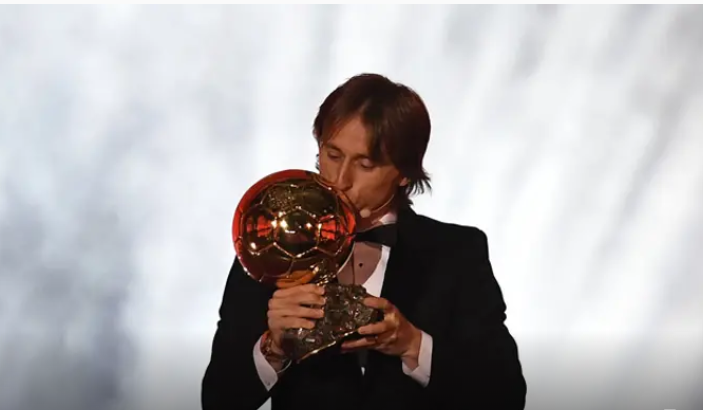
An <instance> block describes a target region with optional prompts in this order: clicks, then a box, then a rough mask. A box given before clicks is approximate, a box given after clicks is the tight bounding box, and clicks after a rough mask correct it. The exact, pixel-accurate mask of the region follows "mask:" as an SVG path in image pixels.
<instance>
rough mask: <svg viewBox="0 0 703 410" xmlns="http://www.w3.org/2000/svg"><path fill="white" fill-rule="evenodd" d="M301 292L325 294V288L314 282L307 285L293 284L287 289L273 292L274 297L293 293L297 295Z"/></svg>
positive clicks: (285, 296) (282, 296)
mask: <svg viewBox="0 0 703 410" xmlns="http://www.w3.org/2000/svg"><path fill="white" fill-rule="evenodd" d="M300 293H313V294H317V295H324V294H325V288H324V287H322V286H317V285H315V284H312V283H308V284H306V285H299V286H293V287H290V288H286V289H278V290H277V291H275V292H274V293H273V297H274V298H288V297H290V296H292V295H297V294H300Z"/></svg>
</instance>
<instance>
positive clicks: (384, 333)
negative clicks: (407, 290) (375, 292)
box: [342, 297, 422, 367]
mask: <svg viewBox="0 0 703 410" xmlns="http://www.w3.org/2000/svg"><path fill="white" fill-rule="evenodd" d="M364 304H365V305H366V306H369V307H372V308H376V309H380V310H382V311H383V320H382V321H380V322H376V323H372V324H370V325H366V326H363V327H361V328H359V334H360V335H362V336H364V337H362V338H360V339H357V340H349V341H346V342H344V343H343V344H342V351H343V352H349V351H353V350H357V349H374V350H378V351H380V352H382V353H385V354H387V355H391V356H399V357H400V358H401V359H403V361H408V362H409V363H416V362H417V360H418V356H419V354H420V342H421V341H422V332H421V331H420V329H418V328H416V327H415V326H414V325H413V324H412V323H410V322H409V321H408V320H407V319H406V318H405V316H403V314H402V313H400V311H399V310H398V308H396V307H395V306H394V305H393V304H392V303H390V302H389V301H388V300H386V299H383V298H377V297H368V298H366V299H364ZM413 367H414V366H413Z"/></svg>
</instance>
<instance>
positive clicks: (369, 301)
mask: <svg viewBox="0 0 703 410" xmlns="http://www.w3.org/2000/svg"><path fill="white" fill-rule="evenodd" d="M364 304H365V305H366V306H368V307H372V308H374V309H380V310H382V311H384V312H390V311H391V310H393V304H392V303H391V302H389V301H388V300H386V299H384V298H377V297H373V296H369V297H367V298H365V299H364Z"/></svg>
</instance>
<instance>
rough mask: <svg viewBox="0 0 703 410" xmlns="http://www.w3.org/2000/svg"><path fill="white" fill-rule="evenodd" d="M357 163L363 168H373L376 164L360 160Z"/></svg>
mask: <svg viewBox="0 0 703 410" xmlns="http://www.w3.org/2000/svg"><path fill="white" fill-rule="evenodd" d="M359 165H361V168H363V169H373V168H374V167H375V166H376V165H374V164H373V163H371V162H367V161H362V162H360V163H359Z"/></svg>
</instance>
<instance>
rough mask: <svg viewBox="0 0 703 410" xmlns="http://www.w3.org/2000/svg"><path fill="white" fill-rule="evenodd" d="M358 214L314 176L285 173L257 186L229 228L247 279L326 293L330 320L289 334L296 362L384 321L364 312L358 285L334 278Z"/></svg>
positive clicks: (286, 343) (287, 346)
mask: <svg viewBox="0 0 703 410" xmlns="http://www.w3.org/2000/svg"><path fill="white" fill-rule="evenodd" d="M356 215H357V213H356V211H355V209H354V207H353V206H352V205H351V203H350V202H349V200H348V199H347V198H346V197H345V196H344V194H342V193H341V192H339V191H337V190H336V189H334V188H333V187H332V186H330V185H329V184H326V183H325V182H324V181H323V180H322V179H321V178H320V176H319V174H316V173H314V172H310V171H304V170H286V171H280V172H276V173H273V174H271V175H268V176H267V177H264V178H263V179H261V180H259V181H258V182H257V183H255V184H254V185H253V186H252V187H251V188H249V190H247V192H246V193H245V194H244V196H243V197H242V199H241V201H240V202H239V205H238V206H237V209H236V211H235V214H234V220H233V222H232V237H233V240H234V247H235V251H236V253H237V256H238V258H239V261H240V262H241V264H242V266H243V267H244V270H245V271H246V272H247V274H248V275H249V276H250V277H251V278H253V279H255V280H257V281H259V282H262V283H264V284H267V285H271V286H276V287H278V288H285V287H290V286H294V285H299V284H305V283H315V284H317V285H319V286H324V287H325V298H326V304H325V306H324V312H325V316H324V317H323V318H322V319H319V320H317V321H316V324H315V327H314V328H313V329H310V330H308V329H288V330H287V331H286V332H285V333H284V334H283V338H282V342H281V344H282V346H281V348H282V349H283V350H284V352H285V353H286V355H287V356H288V357H289V358H290V359H292V360H294V361H296V362H300V361H301V360H303V359H305V358H307V357H309V356H311V355H313V354H315V353H317V352H320V351H322V350H324V349H326V348H328V347H331V346H334V345H336V344H337V343H339V342H341V341H342V340H344V339H345V338H348V337H353V335H354V334H355V333H356V331H357V330H358V329H359V328H360V327H362V326H364V325H367V324H369V323H373V322H375V321H378V320H381V318H382V313H381V312H380V311H378V310H376V309H373V308H370V307H368V306H365V305H364V304H363V303H362V300H363V299H364V298H365V297H366V296H368V294H367V293H366V290H365V289H364V287H363V286H361V285H342V284H339V283H338V281H337V273H338V272H339V270H340V269H341V268H342V266H344V263H346V261H347V259H348V258H349V257H350V256H351V254H352V248H353V244H354V242H353V241H354V234H355V229H356V221H357V216H356Z"/></svg>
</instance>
